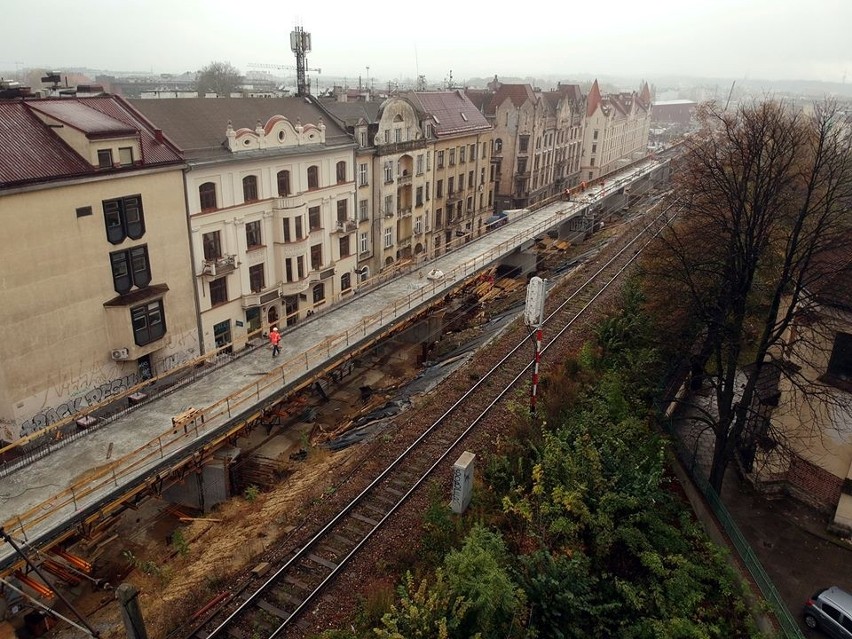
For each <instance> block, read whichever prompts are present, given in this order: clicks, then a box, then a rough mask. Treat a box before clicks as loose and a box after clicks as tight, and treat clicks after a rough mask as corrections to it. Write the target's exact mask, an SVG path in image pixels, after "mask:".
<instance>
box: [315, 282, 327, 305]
mask: <svg viewBox="0 0 852 639" xmlns="http://www.w3.org/2000/svg"><path fill="white" fill-rule="evenodd" d="M313 298H314V304H319V303H320V302H322V301H323V300H324V299H325V284H322V283H320V284H317V285H316V286H314V290H313Z"/></svg>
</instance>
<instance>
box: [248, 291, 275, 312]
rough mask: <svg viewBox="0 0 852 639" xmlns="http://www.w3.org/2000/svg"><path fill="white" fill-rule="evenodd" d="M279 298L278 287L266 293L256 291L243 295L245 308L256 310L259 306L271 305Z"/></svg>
mask: <svg viewBox="0 0 852 639" xmlns="http://www.w3.org/2000/svg"><path fill="white" fill-rule="evenodd" d="M278 296H279V291H278V287H277V286H276V287H275V288H273V289H268V290H266V291H255V292H251V293H249V294H248V295H243V296H242V298H241V302H242V306H243V308H244V309H245V308H255V307H257V306H262V305H263V304H269V302H272V301H274V300H277V299H278Z"/></svg>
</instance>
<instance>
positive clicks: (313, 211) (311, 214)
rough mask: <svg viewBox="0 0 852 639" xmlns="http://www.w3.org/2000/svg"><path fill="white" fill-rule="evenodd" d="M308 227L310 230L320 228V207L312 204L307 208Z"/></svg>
mask: <svg viewBox="0 0 852 639" xmlns="http://www.w3.org/2000/svg"><path fill="white" fill-rule="evenodd" d="M308 228H309V229H310V230H311V231H317V230H319V229H321V228H322V223H321V221H320V207H318V206H312V207H311V208H309V209H308Z"/></svg>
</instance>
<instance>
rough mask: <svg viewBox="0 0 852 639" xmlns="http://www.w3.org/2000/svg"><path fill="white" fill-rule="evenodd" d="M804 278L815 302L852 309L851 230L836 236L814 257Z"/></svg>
mask: <svg viewBox="0 0 852 639" xmlns="http://www.w3.org/2000/svg"><path fill="white" fill-rule="evenodd" d="M808 279H809V280H810V281H809V285H808V287H807V288H808V290H810V291H811V292H812V293H813V295H814V297H815V298H816V299H817V300H818V301H820V302H822V303H824V304H828V305H829V306H834V307H837V308H842V309H846V310H852V231H845V232H842V233H839V234H838V237H837V238H836V239H835V241H834V243H833V244H832V246H831V248H829V249H826V250H824V251H822V252H821V253H819V254H818V255H815V256H814V258H813V262H812V268H811V271H810V273H809V274H808Z"/></svg>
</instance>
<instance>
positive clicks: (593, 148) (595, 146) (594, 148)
mask: <svg viewBox="0 0 852 639" xmlns="http://www.w3.org/2000/svg"><path fill="white" fill-rule="evenodd" d="M597 152H598V145H597V144H593V145H592V153H597Z"/></svg>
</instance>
